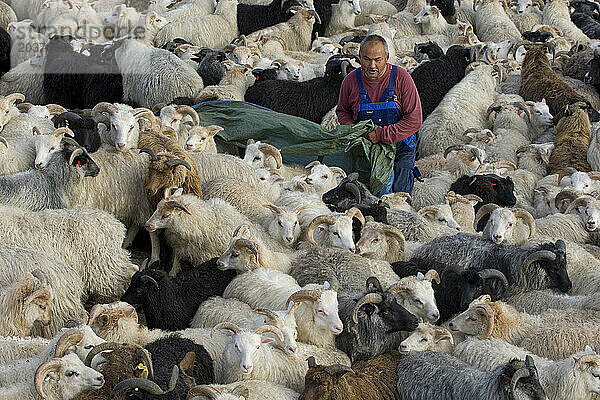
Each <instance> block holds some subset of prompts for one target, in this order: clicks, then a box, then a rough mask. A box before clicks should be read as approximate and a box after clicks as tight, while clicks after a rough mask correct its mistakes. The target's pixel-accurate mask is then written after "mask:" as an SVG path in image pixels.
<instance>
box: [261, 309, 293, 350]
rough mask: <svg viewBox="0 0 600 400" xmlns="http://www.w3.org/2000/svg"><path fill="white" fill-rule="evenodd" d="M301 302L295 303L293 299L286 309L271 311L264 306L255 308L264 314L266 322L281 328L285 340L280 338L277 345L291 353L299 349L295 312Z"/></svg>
mask: <svg viewBox="0 0 600 400" xmlns="http://www.w3.org/2000/svg"><path fill="white" fill-rule="evenodd" d="M300 304H301V303H294V302H293V301H292V302H290V303H289V305H288V308H287V310H286V311H271V310H267V309H264V308H257V309H255V310H254V312H256V313H258V314H261V315H263V316H264V319H263V322H264V323H265V324H268V325H273V326H276V327H277V328H279V330H280V331H281V334H282V337H283V341H279V340H278V341H277V343H276V344H275V345H276V346H277V347H279V348H281V350H283V351H284V352H285V353H287V354H290V355H293V354H296V352H297V351H298V343H296V337H297V336H298V326H297V324H296V317H295V315H294V313H295V311H296V309H298V307H299V306H300Z"/></svg>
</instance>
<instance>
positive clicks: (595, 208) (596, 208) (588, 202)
mask: <svg viewBox="0 0 600 400" xmlns="http://www.w3.org/2000/svg"><path fill="white" fill-rule="evenodd" d="M559 195H560V193H559ZM599 197H600V196H599ZM557 198H558V196H557ZM573 210H577V211H578V212H579V216H580V217H581V220H582V222H583V224H584V226H585V229H586V230H587V231H588V232H593V231H595V230H596V229H598V226H600V200H599V199H598V197H596V198H594V197H592V196H581V197H578V198H576V199H574V200H573V202H572V203H571V204H569V207H567V209H566V210H565V214H568V213H569V212H571V211H573Z"/></svg>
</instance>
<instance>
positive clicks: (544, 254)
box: [521, 250, 556, 272]
mask: <svg viewBox="0 0 600 400" xmlns="http://www.w3.org/2000/svg"><path fill="white" fill-rule="evenodd" d="M554 260H556V254H554V253H553V252H551V251H550V250H538V251H536V252H533V253H531V254H530V255H529V256H528V257H527V258H526V259H525V261H523V264H522V265H521V271H522V272H523V271H524V270H525V269H527V268H528V267H529V266H530V265H531V264H533V263H534V262H536V261H554Z"/></svg>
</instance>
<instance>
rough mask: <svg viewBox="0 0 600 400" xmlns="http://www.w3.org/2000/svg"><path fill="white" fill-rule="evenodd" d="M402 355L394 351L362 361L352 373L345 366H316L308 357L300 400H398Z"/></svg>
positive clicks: (312, 358) (311, 358)
mask: <svg viewBox="0 0 600 400" xmlns="http://www.w3.org/2000/svg"><path fill="white" fill-rule="evenodd" d="M399 360H400V353H398V352H397V351H391V352H389V353H385V354H382V355H380V356H377V357H374V358H372V359H370V360H364V361H359V362H357V363H356V364H354V365H353V366H352V369H350V368H348V367H346V366H343V365H330V366H328V367H325V366H321V365H317V364H316V363H315V359H314V357H309V359H308V365H309V367H310V368H309V369H308V372H307V373H306V378H305V386H304V391H303V392H302V394H301V395H300V397H299V398H298V400H317V399H318V400H347V399H352V400H396V399H399V396H398V392H397V390H396V383H397V382H398V375H397V372H396V368H397V366H398V361H399Z"/></svg>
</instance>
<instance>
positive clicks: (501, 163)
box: [492, 160, 517, 171]
mask: <svg viewBox="0 0 600 400" xmlns="http://www.w3.org/2000/svg"><path fill="white" fill-rule="evenodd" d="M492 165H493V166H494V168H509V169H511V170H513V171H516V170H517V166H516V165H515V164H513V163H512V162H510V161H508V160H500V161H496V162H495V163H493V164H492Z"/></svg>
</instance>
